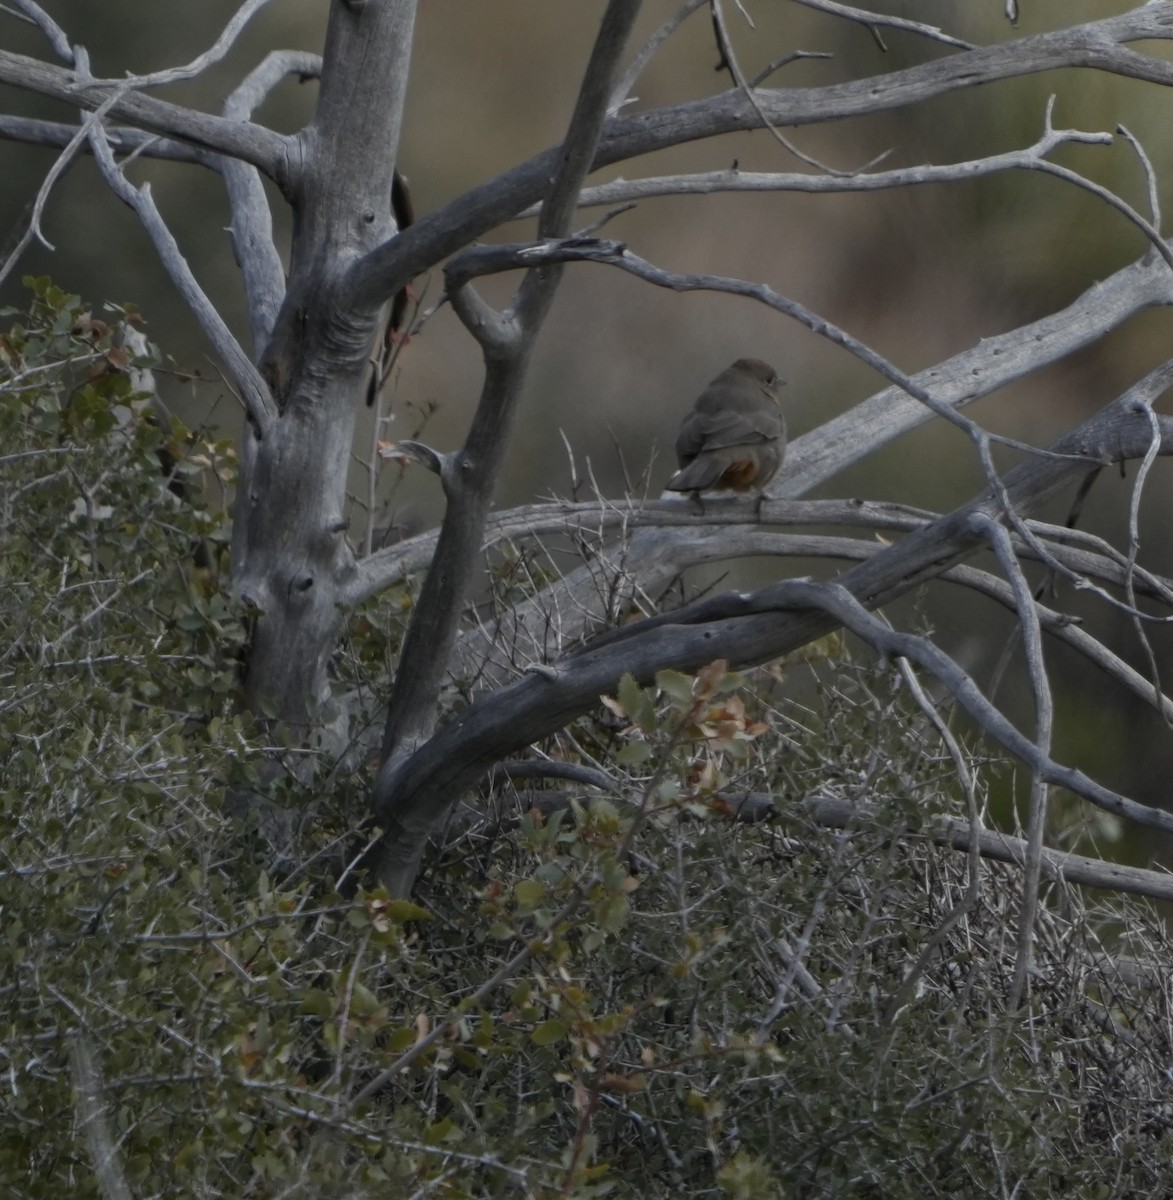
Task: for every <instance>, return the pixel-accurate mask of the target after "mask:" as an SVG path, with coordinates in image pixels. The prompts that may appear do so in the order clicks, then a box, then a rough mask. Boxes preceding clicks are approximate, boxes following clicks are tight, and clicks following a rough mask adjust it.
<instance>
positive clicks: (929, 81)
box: [0, 4, 1173, 303]
mask: <svg viewBox="0 0 1173 1200" xmlns="http://www.w3.org/2000/svg"><path fill="white" fill-rule="evenodd" d="M1169 39H1173V14H1170V13H1168V12H1166V11H1165V9H1164V7H1163V6H1158V5H1152V4H1147V5H1142V6H1141V7H1139V8H1137V9H1134V10H1133V11H1132V12H1129V13H1125V14H1122V15H1120V16H1115V17H1109V18H1106V19H1105V20H1101V21H1092V22H1089V23H1087V24H1084V25H1076V26H1073V27H1072V28H1069V29H1063V30H1058V31H1055V32H1052V33H1045V34H1038V35H1034V36H1031V37H1025V38H1020V39H1017V40H1015V41H1011V42H1006V43H1002V44H1000V45H997V46H989V47H985V48H983V49H979V50H970V51H965V52H963V53H959V54H953V55H949V56H947V57H945V58H941V59H937V60H935V61H933V62H929V63H922V64H920V65H919V66H915V67H910V68H908V69H906V70H903V71H894V72H892V73H891V74H888V75H883V76H879V77H873V78H868V79H862V80H854V81H851V82H849V83H842V84H830V85H828V86H825V87H812V88H790V89H756V90H755V92H754V95H755V97H756V99H757V101H758V103H759V105H760V107H761V109H762V111H763V112H764V113H765V115H766V117H767V118H768V119H769V120H770V122H772V123H773V124H774V125H776V126H779V127H783V128H786V127H790V126H797V125H807V124H812V123H815V122H825V121H835V120H842V119H845V118H847V117H853V116H861V115H864V114H868V113H876V112H883V111H887V110H890V109H895V108H901V107H904V106H906V105H909V104H916V103H920V102H922V101H925V100H929V99H931V98H933V97H935V96H941V95H946V94H948V93H950V92H953V91H957V90H959V89H961V88H970V87H977V86H980V85H982V84H987V83H992V82H995V81H997V80H1001V79H1011V78H1016V77H1019V76H1022V75H1029V74H1036V73H1038V72H1041V71H1046V70H1055V69H1058V68H1061V67H1088V68H1093V69H1096V70H1102V71H1109V72H1113V73H1116V74H1121V75H1125V76H1128V77H1132V78H1138V79H1147V80H1149V81H1150V82H1153V83H1161V84H1170V83H1173V63H1168V62H1166V61H1164V60H1162V59H1159V58H1150V57H1148V56H1146V55H1143V54H1138V53H1136V52H1135V51H1133V50H1130V49H1128V48H1127V46H1126V45H1124V43H1128V42H1133V41H1144V40H1169ZM3 80H4V76H3V60H2V59H0V82H3ZM760 126H761V118H760V117H759V116H758V113H757V111H756V110H755V109H754V107H753V105H751V104H750V103H749V101H748V100H747V99H746V97H745V95H744V94H743V93H742V92H741V91H740V90H739V89H734V90H733V91H729V92H725V93H723V94H721V95H719V96H713V97H709V98H706V99H702V100H695V101H690V102H688V103H685V104H679V105H674V106H671V107H668V108H662V109H656V110H653V111H651V112H645V113H640V114H638V115H637V116H630V117H613V118H611V119H610V120H609V121H608V122H607V125H606V127H605V130H604V134H603V138H602V140H601V142H600V144H599V151H598V154H597V155H596V157H595V161H594V164H593V169H594V170H599V169H600V168H602V167H605V166H608V165H610V164H612V163H616V162H622V161H624V160H626V159H631V158H636V157H639V156H640V155H644V154H649V153H651V152H652V151H655V150H660V149H664V148H665V147H667V146H673V145H679V144H681V143H683V142H688V141H699V140H704V139H707V138H710V137H714V136H716V135H717V134H721V133H732V132H736V131H741V130H748V129H754V128H760ZM557 153H558V152H557V149H551V150H547V151H544V152H543V153H542V154H539V155H537V156H536V157H534V158H532V159H530V160H529V161H528V162H525V163H522V164H521V165H519V166H518V167H515V168H514V169H512V170H510V171H508V172H506V173H505V174H503V175H500V176H498V178H497V179H495V180H492V181H490V182H489V183H486V184H483V185H481V186H480V187H476V188H473V189H472V190H470V191H468V192H466V193H465V194H464V195H462V196H460V197H458V198H456V199H455V200H453V201H451V202H450V203H448V204H446V205H444V206H443V207H441V208H439V209H437V210H436V211H435V212H433V213H430V214H429V215H428V216H426V217H424V218H422V219H421V220H419V221H417V222H416V223H415V225H413V226H412V227H411V229H409V230H407V231H406V232H405V233H404V234H403V235H401V236H400V237H398V238H396V239H394V240H392V241H387V242H385V243H384V244H383V245H382V246H380V247H379V248H377V249H376V250H374V251H372V252H371V253H370V254H369V255H367V256H366V257H364V258H363V259H361V260H360V261H359V262H357V263H356V264H355V265H354V267H353V268H352V271H351V276H350V280H349V286H350V288H351V289H352V292H353V295H354V296H355V298H356V300H357V301H358V302H360V303H379V302H381V300H383V299H386V298H387V297H389V296H391V295H392V294H394V292H396V291H397V290H398V289H399V288H400V287H402V286H403V285H404V284H405V283H407V282H408V281H410V280H411V279H412V278H413V277H414V276H416V275H418V274H420V273H421V272H423V271H424V270H426V269H428V268H429V267H430V266H432V265H433V264H434V263H436V262H438V261H440V260H441V259H443V258H446V257H448V256H449V255H451V254H454V253H456V252H457V251H458V250H460V249H461V248H462V247H464V246H466V245H468V244H469V243H470V242H472V241H474V240H475V239H476V238H478V237H481V236H482V235H483V234H485V233H486V232H488V231H489V230H490V229H493V228H495V227H496V226H497V225H499V224H501V223H502V222H503V221H507V220H509V219H511V218H512V217H513V216H515V215H516V214H517V213H519V212H521V211H522V210H523V209H525V208H527V207H528V206H529V205H531V204H533V203H535V202H536V201H538V200H539V199H540V198H541V197H542V195H544V194H545V191H546V189H547V187H548V186H549V180H550V178H551V177H552V176H553V174H554V173H555V171H556V169H557V166H556V164H557Z"/></svg>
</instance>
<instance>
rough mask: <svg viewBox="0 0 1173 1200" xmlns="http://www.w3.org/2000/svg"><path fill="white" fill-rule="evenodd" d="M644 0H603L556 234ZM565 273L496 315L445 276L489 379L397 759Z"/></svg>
mask: <svg viewBox="0 0 1173 1200" xmlns="http://www.w3.org/2000/svg"><path fill="white" fill-rule="evenodd" d="M640 4H641V0H608V4H607V8H606V11H605V12H604V14H603V19H602V22H601V24H600V27H599V33H598V35H597V37H596V39H595V43H594V46H593V47H592V49H591V55H590V59H589V61H588V63H587V67H586V71H585V74H584V77H583V81H582V84H581V86H580V88H579V94H578V99H577V101H576V103H575V107H574V113H573V114H572V116H571V118H570V124H569V126H568V128H567V131H566V140H565V141H564V143H563V145H562V147H561V148H560V150H559V152H558V163H557V169H556V170H554V171H553V172H552V175H551V180H550V183H549V191H548V195H547V199H546V201H545V203H544V204H543V205H542V213H541V216H540V217H539V219H538V227H539V229H540V230H541V231H542V233H543V236H552V237H562V236H564V235H565V233H566V232H567V230H568V229H569V228H570V222H571V220H572V219H573V217H574V214H575V212H576V210H577V207H578V192H579V189H580V188H581V187H582V181H583V178H584V177H585V175H586V172H587V171H588V170H589V168H590V165H591V162H592V161H593V160H594V158H595V153H596V148H597V146H598V143H599V135H600V131H601V130H602V127H603V123H604V120H605V118H606V106H607V100H608V98H609V96H610V94H611V90H612V88H613V87H614V81H615V76H616V74H617V73H618V64H619V58H620V56H621V55H622V53H623V50H624V47H625V46H626V45H627V40H628V38H629V37H630V35H631V29H632V27H633V25H634V24H635V20H636V17H637V16H638V14H639V9H640ZM560 277H561V272H560V270H559V269H558V268H555V269H554V270H541V269H538V270H531V271H527V272H526V274H525V277H524V278H523V279H522V281H521V284H520V286H519V287H518V289H517V292H516V295H515V296H514V299H513V303H512V305H511V306H510V308H509V310H508V311H507V312H506V313H505V314H503V315H500V316H498V314H496V313H489V312H488V311H486V309H485V306H484V305H483V304H482V303H481V302H480V301H479V299H475V300H474V297H473V296H472V295H471V294H469V293H468V292H467V291H465V290H464V289H462V288H461V287H460V284H459V281H454V280H453V279H452V278H451V277H449V292H450V293H452V292H461V293H462V295H461V298H460V303H459V305H458V307H457V312H458V315H460V316H461V317H462V319H467V320H466V323H467V325H468V328H469V330H470V332H472V334H473V335H474V336H475V337H476V338H477V340H478V341H479V342H480V343H481V348H482V352H483V355H484V360H485V381H484V386H483V388H482V392H481V398H480V401H479V403H478V404H477V409H476V413H475V414H474V416H473V419H472V424H471V426H470V427H469V432H468V437H467V438H466V440H465V444H464V447H463V448H462V450H461V451H460V453H459V455H458V456H457V459H458V463H459V470H456V471H452V472H450V473H449V476H448V477H447V478H446V479H445V498H446V500H447V503H448V508H447V511H446V512H445V514H444V524H443V527H442V529H441V531H440V537H439V540H438V542H437V544H436V555H435V559H434V561H433V562H432V564H431V568H430V570H429V571H428V575H427V578H426V580H425V581H424V586H423V589H422V591H421V593H420V598H419V601H418V603H417V604H416V607H415V611H414V613H413V615H412V620H411V624H410V625H409V626H408V631H407V635H406V637H405V638H404V642H403V649H402V651H401V654H400V669H399V672H398V674H397V676H396V681H395V688H394V691H393V692H392V696H391V703H390V704H389V705H388V710H387V721H386V727H385V731H384V735H383V754H384V757H386V758H389V759H390V758H398V757H401V756H402V755H403V754H405V753H408V752H410V751H411V750H412V749H414V747H415V746H416V745H417V744H418V743H419V742H420V741H421V740H422V739H423V738H425V737H427V736H428V735H430V733H431V731H432V729H433V728H434V725H435V720H436V705H437V700H438V697H439V694H440V690H441V688H442V686H443V683H444V679H445V677H446V674H447V669H448V660H449V658H450V657H451V653H452V646H453V643H454V642H455V640H456V635H457V632H458V629H459V623H460V618H461V614H462V611H463V609H464V605H465V599H466V597H467V595H468V594H469V590H470V588H471V586H472V573H473V571H474V569H475V563H476V560H477V556H478V554H479V551H480V547H481V541H482V537H483V532H484V527H485V520H486V517H487V516H488V511H489V503H490V501H491V499H492V494H493V489H494V487H495V486H496V483H497V478H498V475H499V473H500V468H501V463H502V461H503V457H504V454H505V449H506V447H507V445H508V440H509V435H510V433H511V431H512V428H513V424H514V421H515V419H516V415H517V407H518V403H519V401H520V398H521V390H522V385H523V383H524V382H525V375H526V372H527V370H528V368H529V364H530V360H531V359H532V357H533V349H534V344H535V341H536V338H537V334H538V331H539V330H540V329H541V326H542V324H543V322H544V321H545V318H546V315H547V313H548V312H549V310H550V306H551V304H552V303H553V299H554V294H555V291H556V289H557V286H558V283H559V280H560Z"/></svg>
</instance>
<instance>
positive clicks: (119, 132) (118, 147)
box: [0, 114, 222, 171]
mask: <svg viewBox="0 0 1173 1200" xmlns="http://www.w3.org/2000/svg"><path fill="white" fill-rule="evenodd" d="M80 128H83V126H79V125H66V124H65V123H64V122H61V121H38V120H36V119H34V118H32V117H10V116H5V115H2V114H0V139H3V140H4V141H9V142H25V143H27V144H28V145H31V146H53V147H56V148H57V149H64V148H65V147H66V146H68V145H69V144H70V142H72V141H73V139H74V138H75V137H77V131H78V129H80ZM106 141H107V143H108V144H109V146H110V148H111V150H113V151H114V153H115V154H123V155H126V154H133V155H135V157H136V158H137V157H143V158H163V159H167V160H169V161H171V162H186V163H196V164H198V165H199V166H201V167H208V168H209V169H210V170H213V171H218V170H219V169H220V163H221V161H222V160H221V158H220V156H219V155H217V154H212V153H210V152H209V151H206V150H200V149H199V148H197V147H196V146H189V145H187V144H186V143H185V142H177V141H175V140H174V139H172V138H165V137H159V136H158V135H157V134H154V133H143V132H142V131H141V130H139V129H127V128H125V127H122V128H118V129H111V128H110V127H109V126H107V127H106ZM82 149H83V151H84V152H85V153H86V154H88V153H89V152H90V149H89V143H88V141H87V142H86V144H85V145H84V146H83V147H82Z"/></svg>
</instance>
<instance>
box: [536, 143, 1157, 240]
mask: <svg viewBox="0 0 1173 1200" xmlns="http://www.w3.org/2000/svg"><path fill="white" fill-rule="evenodd" d="M1069 143H1070V144H1078V145H1099V146H1110V145H1111V144H1112V135H1111V134H1109V133H1085V132H1083V131H1082V130H1078V129H1059V130H1055V129H1047V130H1045V131H1044V133H1043V134H1042V136H1041V137H1040V138H1039V139H1038V141H1036V142H1035V143H1034V144H1033V145H1030V146H1024V147H1023V148H1022V149H1021V150H1008V151H1006V152H1005V153H1003V154H992V155H990V156H989V157H988V158H977V159H970V160H969V161H967V162H959V163H945V164H942V165H937V166H933V165H928V164H925V165H922V166H919V167H899V168H896V169H894V170H891V171H861V172H857V173H856V174H853V175H817V174H812V173H810V172H806V173H803V172H798V171H742V170H739V169H738V168H737V167H731V168H729V169H727V170H722V171H700V172H696V173H694V174H689V175H657V176H650V177H649V178H646V179H615V180H612V181H611V182H610V183H601V184H598V185H597V186H596V187H589V188H583V190H582V194H581V195H580V197H579V206H580V207H581V208H598V207H600V206H602V205H612V204H627V203H630V202H632V201H636V200H647V199H651V198H653V197H656V196H708V195H712V194H714V193H718V192H804V193H817V194H823V193H827V192H834V193H841V192H878V191H885V190H886V189H888V188H898V187H915V186H917V185H919V184H925V183H962V182H965V181H967V180H970V179H981V178H982V177H983V176H986V175H995V174H997V173H998V172H1000V171H1030V170H1037V169H1038V164H1039V162H1040V160H1042V159H1043V158H1044V156H1045V155H1047V154H1050V153H1051V151H1052V150H1054V149H1055V148H1056V147H1058V146H1062V145H1064V144H1069ZM537 211H538V210H537V206H536V205H531V206H530V207H529V208H527V209H525V210H524V211H523V212H520V213H518V214H517V218H516V219H517V220H519V221H520V220H524V219H527V218H529V217H532V216H534V215H535V214H536V213H537ZM1146 234H1147V231H1146Z"/></svg>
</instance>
